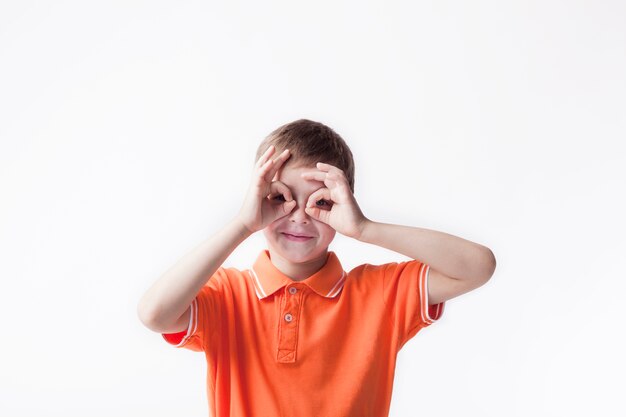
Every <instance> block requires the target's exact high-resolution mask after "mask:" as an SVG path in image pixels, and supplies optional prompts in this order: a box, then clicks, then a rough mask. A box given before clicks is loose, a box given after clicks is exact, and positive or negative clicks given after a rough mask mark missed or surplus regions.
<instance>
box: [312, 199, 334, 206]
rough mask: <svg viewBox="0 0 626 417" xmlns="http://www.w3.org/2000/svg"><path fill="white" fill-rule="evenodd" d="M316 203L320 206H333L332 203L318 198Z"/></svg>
mask: <svg viewBox="0 0 626 417" xmlns="http://www.w3.org/2000/svg"><path fill="white" fill-rule="evenodd" d="M315 205H316V206H319V207H331V206H332V204H331V203H330V202H328V201H326V200H317V201H316V202H315Z"/></svg>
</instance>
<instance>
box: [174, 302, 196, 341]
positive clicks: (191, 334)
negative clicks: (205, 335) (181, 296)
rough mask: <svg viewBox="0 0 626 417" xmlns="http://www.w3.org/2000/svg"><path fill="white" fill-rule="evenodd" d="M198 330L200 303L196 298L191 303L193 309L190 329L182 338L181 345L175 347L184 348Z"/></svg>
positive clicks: (190, 317)
mask: <svg viewBox="0 0 626 417" xmlns="http://www.w3.org/2000/svg"><path fill="white" fill-rule="evenodd" d="M197 329H198V301H197V300H196V299H195V298H194V299H193V301H192V302H191V309H190V310H189V327H187V334H186V335H185V337H183V338H182V340H181V341H180V343H179V344H177V345H175V346H176V347H180V346H183V345H184V344H185V343H187V340H189V338H190V337H191V336H193V335H194V333H195V332H196V330H197Z"/></svg>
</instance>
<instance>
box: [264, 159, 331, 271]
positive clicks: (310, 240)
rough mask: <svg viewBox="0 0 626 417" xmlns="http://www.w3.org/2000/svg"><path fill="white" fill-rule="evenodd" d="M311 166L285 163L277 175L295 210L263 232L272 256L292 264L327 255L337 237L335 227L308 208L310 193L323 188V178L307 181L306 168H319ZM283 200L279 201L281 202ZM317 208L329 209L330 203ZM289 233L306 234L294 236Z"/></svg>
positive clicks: (313, 169)
mask: <svg viewBox="0 0 626 417" xmlns="http://www.w3.org/2000/svg"><path fill="white" fill-rule="evenodd" d="M316 170H317V169H316V168H312V167H292V166H291V165H286V166H284V167H283V168H281V169H280V170H279V171H278V173H277V174H276V179H277V180H278V181H280V182H282V183H284V184H285V185H286V186H287V187H289V190H291V194H292V196H293V199H294V200H295V201H296V206H295V207H294V209H293V210H292V211H291V212H290V213H289V214H288V215H286V216H284V217H282V218H280V219H278V220H276V221H274V222H273V223H271V224H270V225H269V226H267V227H266V228H265V229H263V233H264V234H265V238H266V239H267V244H268V246H269V251H270V255H272V254H275V255H279V256H280V257H281V258H283V259H284V260H285V261H287V262H289V263H292V264H299V263H304V262H311V261H315V260H319V259H320V258H321V257H324V259H325V258H326V255H327V251H328V245H329V244H330V242H331V241H332V240H333V238H334V237H335V233H336V232H335V229H333V228H332V227H330V226H329V225H327V224H326V223H323V222H320V221H318V220H314V219H313V218H311V217H310V216H309V215H308V214H307V213H306V212H305V211H304V209H305V207H306V202H307V200H308V199H309V196H310V195H311V194H313V193H314V192H315V191H317V190H319V189H320V188H323V187H324V183H323V182H321V181H313V180H305V179H303V178H301V177H300V174H301V173H303V172H307V171H316ZM283 201H284V200H282V199H280V200H278V201H277V202H276V203H277V204H278V203H282V202H283ZM316 207H319V208H321V209H322V210H330V203H328V202H325V203H321V205H317V206H316ZM290 235H299V236H303V237H301V238H295V237H293V236H290Z"/></svg>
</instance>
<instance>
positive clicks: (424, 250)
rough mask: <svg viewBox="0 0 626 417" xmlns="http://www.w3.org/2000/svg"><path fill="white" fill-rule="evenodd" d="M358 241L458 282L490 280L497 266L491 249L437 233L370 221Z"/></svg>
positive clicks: (366, 223)
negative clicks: (411, 261)
mask: <svg viewBox="0 0 626 417" xmlns="http://www.w3.org/2000/svg"><path fill="white" fill-rule="evenodd" d="M358 239H359V240H360V241H362V242H366V243H371V244H374V245H377V246H381V247H384V248H387V249H389V250H392V251H394V252H398V253H401V254H403V255H406V256H408V257H410V258H413V259H417V260H419V261H421V262H424V263H425V264H427V265H429V266H430V267H431V268H433V269H436V270H437V271H439V272H441V273H442V274H445V275H447V276H449V277H452V278H457V279H471V280H479V281H480V280H485V279H489V277H491V275H492V274H493V269H494V266H495V257H494V255H493V253H492V252H491V250H490V249H489V248H487V247H485V246H483V245H480V244H478V243H474V242H470V241H469V240H466V239H462V238H460V237H457V236H453V235H450V234H447V233H443V232H438V231H436V230H429V229H422V228H418V227H410V226H401V225H395V224H386V223H378V222H373V221H371V220H367V221H366V222H365V226H364V227H363V229H362V233H361V235H360V237H359V238H358Z"/></svg>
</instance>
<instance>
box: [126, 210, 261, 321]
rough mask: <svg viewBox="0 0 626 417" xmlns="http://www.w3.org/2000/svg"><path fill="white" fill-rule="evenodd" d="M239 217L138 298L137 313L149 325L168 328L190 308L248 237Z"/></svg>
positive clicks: (182, 260)
mask: <svg viewBox="0 0 626 417" xmlns="http://www.w3.org/2000/svg"><path fill="white" fill-rule="evenodd" d="M250 234H251V233H250V231H249V230H248V229H246V228H245V226H243V224H242V223H241V222H239V221H237V220H236V219H233V220H231V221H230V222H229V223H227V224H226V226H224V227H223V228H222V229H221V230H220V231H218V232H217V233H216V234H214V235H213V236H211V237H210V238H209V239H207V240H206V241H204V242H202V243H201V244H200V245H198V246H197V247H196V248H195V249H193V250H192V251H191V252H190V253H188V254H187V255H185V256H184V257H182V258H181V259H180V260H179V261H178V262H177V263H176V264H174V266H172V267H171V268H170V269H168V270H167V271H166V272H165V273H164V274H163V275H162V276H161V277H160V278H159V279H158V280H157V281H156V282H155V283H154V284H153V285H152V287H150V289H148V291H147V292H146V293H145V294H144V296H143V297H142V298H141V300H140V301H139V305H138V314H139V317H140V319H141V321H142V322H143V323H144V324H145V325H146V326H147V327H150V328H159V327H167V326H168V325H170V324H172V323H174V322H175V321H176V320H177V319H178V318H180V317H181V315H182V314H183V313H184V312H185V310H187V308H188V307H189V305H190V304H191V302H192V301H193V299H194V298H195V297H196V295H197V294H198V292H199V291H200V289H201V288H202V287H203V286H204V285H205V284H206V283H207V281H208V280H209V278H210V277H211V276H212V275H213V273H214V272H215V271H217V269H218V268H219V267H220V266H221V265H222V264H223V263H224V261H225V260H226V258H228V256H229V255H230V254H231V253H232V252H233V251H234V250H235V248H236V247H237V246H239V244H240V243H241V242H243V241H244V240H245V239H246V238H247V237H248V236H250Z"/></svg>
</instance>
